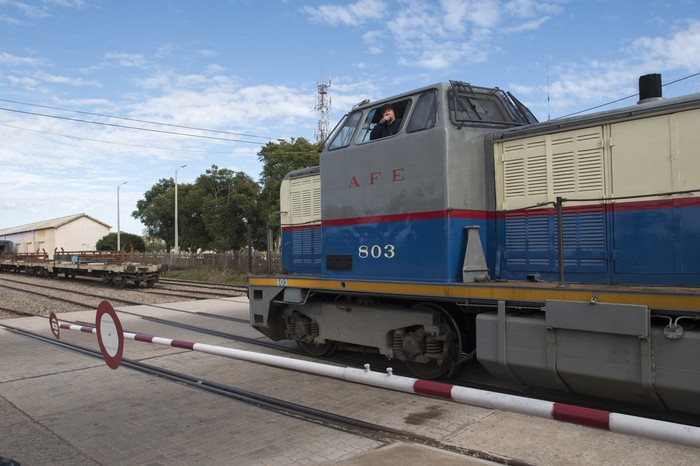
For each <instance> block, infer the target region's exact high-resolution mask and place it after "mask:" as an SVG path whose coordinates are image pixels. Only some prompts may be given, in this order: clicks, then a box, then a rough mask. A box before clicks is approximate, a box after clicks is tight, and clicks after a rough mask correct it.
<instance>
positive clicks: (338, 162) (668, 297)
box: [249, 75, 700, 414]
mask: <svg viewBox="0 0 700 466" xmlns="http://www.w3.org/2000/svg"><path fill="white" fill-rule="evenodd" d="M660 83H661V80H660V76H659V75H648V76H644V77H642V78H640V100H639V102H638V103H637V104H636V105H633V106H629V107H625V108H620V109H615V110H610V111H605V112H599V113H592V114H586V115H581V116H575V117H570V118H565V119H558V120H552V121H548V122H542V123H540V122H538V121H537V120H536V118H535V117H534V116H533V114H532V113H531V112H530V111H529V110H528V109H527V108H526V107H525V106H524V105H523V104H522V103H521V102H520V101H519V100H518V99H517V98H515V97H514V96H513V95H512V94H511V93H509V92H504V91H502V90H500V89H498V88H487V87H479V86H474V85H470V84H468V83H465V82H460V81H450V82H447V83H438V84H435V85H431V86H426V87H423V88H420V89H417V90H414V91H411V92H407V93H404V94H400V95H397V96H394V97H391V98H388V99H382V100H379V101H376V102H363V103H361V104H358V105H357V106H355V107H354V108H352V109H351V111H349V112H348V113H347V114H346V115H345V116H344V117H343V119H342V120H341V121H340V122H339V123H338V125H337V126H336V128H335V129H334V131H333V132H332V133H331V135H330V136H329V137H328V139H327V141H326V143H325V146H324V149H323V151H322V153H321V156H320V166H319V167H310V168H308V169H303V170H297V171H294V172H292V173H289V174H288V175H287V176H286V177H285V179H284V181H283V183H282V187H281V191H280V204H281V214H280V215H281V224H282V257H283V269H284V270H283V273H279V274H274V275H268V276H251V277H249V298H250V322H251V325H252V326H253V327H254V328H256V329H257V330H259V331H260V332H261V333H263V334H265V335H267V336H268V337H270V338H271V339H273V340H281V339H291V340H295V341H296V342H297V343H298V345H299V346H300V347H301V348H303V349H304V350H306V351H307V352H309V353H310V354H312V355H317V356H320V355H327V354H330V353H331V352H332V351H334V350H335V349H337V348H343V347H362V348H364V349H369V348H371V349H373V350H374V351H377V352H378V353H380V354H382V355H385V356H386V357H387V358H390V359H394V360H400V361H402V362H403V363H404V364H405V366H406V367H407V368H408V369H409V370H411V371H412V372H413V373H414V374H415V375H416V376H417V377H420V378H430V379H433V378H439V377H442V376H445V375H448V374H450V373H452V372H454V371H455V370H456V369H457V368H458V367H459V366H460V364H462V363H464V362H465V361H472V363H474V364H476V363H478V364H481V365H483V366H484V367H485V368H486V369H487V370H488V371H489V372H490V373H491V374H492V375H493V376H494V377H495V378H497V379H499V380H502V381H505V382H508V383H515V384H522V385H530V386H537V387H544V388H552V389H560V390H564V391H567V392H571V393H576V394H583V395H591V396H598V397H607V398H611V399H620V400H625V401H631V402H635V403H640V404H649V405H653V406H656V407H659V408H662V409H671V410H678V411H684V412H690V413H695V414H700V403H698V400H700V358H699V357H698V354H700V195H699V194H698V193H700V131H699V130H698V129H699V128H700V94H694V95H690V96H685V97H678V98H670V99H664V98H662V97H661V92H660V91H661V84H660ZM387 104H390V105H391V106H392V108H393V111H394V113H395V116H396V118H397V120H399V121H400V123H399V125H398V131H397V132H396V133H395V134H392V135H389V136H386V137H382V138H378V139H373V138H371V137H370V135H371V134H372V129H373V128H374V127H375V126H376V125H377V124H379V120H380V118H381V113H382V109H383V108H385V106H386V105H387ZM474 361H475V362H474Z"/></svg>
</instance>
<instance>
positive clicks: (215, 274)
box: [161, 267, 248, 286]
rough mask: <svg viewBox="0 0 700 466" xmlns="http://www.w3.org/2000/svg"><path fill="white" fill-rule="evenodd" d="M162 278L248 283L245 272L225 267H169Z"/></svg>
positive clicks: (237, 283)
mask: <svg viewBox="0 0 700 466" xmlns="http://www.w3.org/2000/svg"><path fill="white" fill-rule="evenodd" d="M161 276H162V277H163V278H175V279H180V280H196V281H198V282H205V283H224V284H227V285H239V286H246V285H248V276H247V275H246V274H240V273H232V272H230V271H228V270H226V269H217V268H213V267H204V268H187V269H180V270H173V269H170V270H168V271H167V272H166V273H163V274H161Z"/></svg>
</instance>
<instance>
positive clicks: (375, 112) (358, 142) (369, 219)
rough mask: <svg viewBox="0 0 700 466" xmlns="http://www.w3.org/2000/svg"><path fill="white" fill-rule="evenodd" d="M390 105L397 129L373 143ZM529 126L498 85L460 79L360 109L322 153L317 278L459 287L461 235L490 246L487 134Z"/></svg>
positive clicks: (338, 129) (529, 120) (491, 203)
mask: <svg viewBox="0 0 700 466" xmlns="http://www.w3.org/2000/svg"><path fill="white" fill-rule="evenodd" d="M387 105H391V106H392V107H393V109H394V114H395V116H396V119H397V120H400V125H399V126H398V129H396V131H395V133H393V132H392V133H390V135H384V136H383V137H380V138H375V139H372V137H371V135H372V131H373V129H375V127H376V125H378V124H379V120H380V119H381V118H382V109H383V108H384V107H385V106H387ZM535 121H536V120H534V117H532V116H531V114H529V113H527V112H524V111H523V110H522V109H520V108H519V107H518V105H517V104H516V103H515V102H514V100H513V99H511V98H510V97H509V95H507V94H506V93H504V92H502V91H500V90H499V89H498V88H483V87H477V86H471V85H469V84H466V83H462V82H457V81H453V82H449V83H438V84H435V85H432V86H427V87H424V88H421V89H417V90H415V91H412V92H409V93H405V94H401V95H398V96H395V97H392V98H389V99H383V100H380V101H377V102H363V103H361V104H359V105H358V106H356V107H355V108H354V109H353V110H352V111H351V112H350V113H349V114H348V115H347V116H346V117H345V118H344V119H343V120H342V121H341V122H340V123H339V125H338V126H337V127H336V130H335V131H334V132H333V134H331V137H330V138H329V142H328V144H327V146H326V148H325V150H324V151H323V152H322V154H321V172H322V173H323V183H322V184H321V204H322V209H321V210H322V221H323V224H324V230H323V246H322V250H323V256H324V264H323V268H322V274H323V275H324V276H326V277H329V278H330V277H333V278H341V277H342V278H355V279H390V280H399V281H414V280H420V281H433V282H461V281H462V279H463V275H462V266H463V260H464V254H465V249H466V238H467V235H466V234H465V233H464V232H463V231H464V229H465V228H466V227H473V226H478V227H479V234H480V236H481V243H482V244H483V247H484V248H485V254H486V256H487V257H488V255H489V254H488V250H489V249H490V250H493V249H494V248H495V246H494V244H493V243H494V241H493V239H492V238H494V234H493V228H494V227H493V224H492V222H486V221H485V218H486V217H487V216H488V215H487V214H486V212H492V211H493V210H494V208H495V206H494V198H493V184H492V182H490V181H489V180H491V179H492V178H493V161H492V155H491V153H490V152H489V151H488V150H487V147H486V145H485V137H486V135H487V134H489V133H490V132H493V130H494V129H501V130H505V129H508V128H511V127H514V126H519V125H523V124H527V123H532V122H535ZM490 255H491V256H492V258H491V259H490V260H489V264H490V265H491V266H492V267H493V264H494V262H495V260H494V259H493V256H494V254H493V253H491V254H490Z"/></svg>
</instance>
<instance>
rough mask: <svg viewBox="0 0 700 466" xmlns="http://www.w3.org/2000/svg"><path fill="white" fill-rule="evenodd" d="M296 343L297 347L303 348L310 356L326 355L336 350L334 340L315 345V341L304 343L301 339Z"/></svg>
mask: <svg viewBox="0 0 700 466" xmlns="http://www.w3.org/2000/svg"><path fill="white" fill-rule="evenodd" d="M297 345H299V348H301V349H303V350H304V351H306V352H307V353H309V354H310V355H311V356H316V357H319V356H328V355H330V354H333V352H334V351H335V350H336V345H335V342H334V341H326V342H325V343H322V344H320V345H317V344H315V343H305V342H303V341H299V340H297Z"/></svg>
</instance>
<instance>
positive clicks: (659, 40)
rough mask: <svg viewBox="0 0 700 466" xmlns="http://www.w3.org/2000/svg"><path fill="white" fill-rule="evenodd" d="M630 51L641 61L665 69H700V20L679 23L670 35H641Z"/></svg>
mask: <svg viewBox="0 0 700 466" xmlns="http://www.w3.org/2000/svg"><path fill="white" fill-rule="evenodd" d="M630 52H631V53H632V54H634V55H636V56H637V57H638V58H639V59H640V60H641V61H645V62H647V63H649V64H651V65H653V66H656V67H659V68H665V69H678V68H685V69H687V70H698V69H700V21H698V20H689V21H687V22H684V23H682V24H681V25H678V26H677V27H676V28H675V30H674V31H673V33H672V34H671V35H669V36H668V37H640V38H639V39H637V40H635V41H634V42H633V43H632V46H631V48H630Z"/></svg>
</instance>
